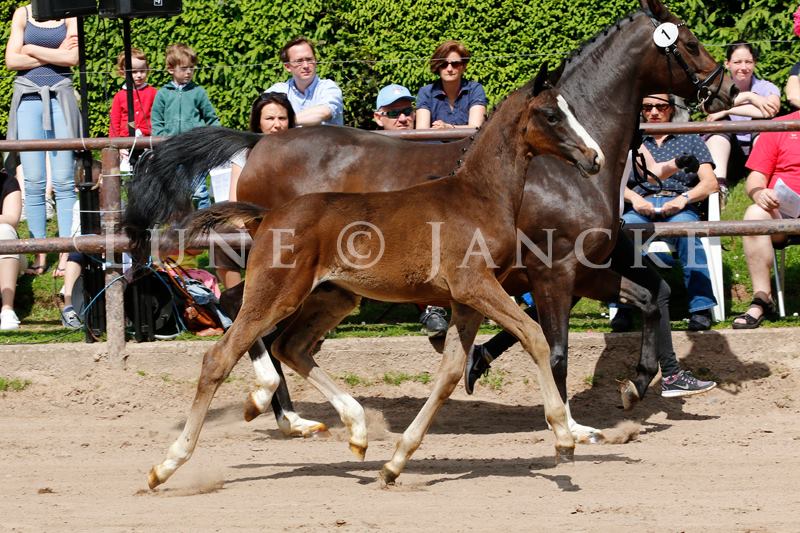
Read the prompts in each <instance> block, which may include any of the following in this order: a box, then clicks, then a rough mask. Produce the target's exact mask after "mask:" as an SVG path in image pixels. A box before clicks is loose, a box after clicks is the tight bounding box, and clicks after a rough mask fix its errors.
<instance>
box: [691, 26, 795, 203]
mask: <svg viewBox="0 0 800 533" xmlns="http://www.w3.org/2000/svg"><path fill="white" fill-rule="evenodd" d="M726 56H727V59H726V61H725V68H727V69H728V72H729V73H730V75H731V78H732V79H733V82H734V83H735V84H736V87H738V88H739V91H740V92H739V94H738V95H737V96H736V99H735V100H734V105H733V107H731V108H730V109H727V110H725V111H720V112H718V113H712V114H710V115H708V117H707V118H706V120H708V121H716V120H733V121H738V120H752V119H754V118H756V119H765V118H772V117H774V116H775V114H776V113H777V112H778V110H779V109H780V107H781V91H780V89H778V87H776V86H775V85H774V84H772V83H770V82H768V81H767V80H762V79H759V78H757V77H756V76H754V75H753V71H754V70H755V67H756V64H757V62H758V50H757V49H756V48H755V47H754V46H753V45H751V44H749V43H746V42H743V41H737V42H735V43H733V44H732V45H730V46H728V51H727V53H726ZM757 135H758V134H753V133H713V134H711V135H708V136H707V138H706V145H708V149H709V151H710V152H711V156H712V157H713V158H714V164H715V171H716V174H717V178H718V179H719V180H720V184H721V186H722V187H723V192H724V190H725V189H726V188H727V178H728V176H730V177H731V179H738V177H739V173H740V172H742V171H743V169H744V161H745V159H746V157H747V155H748V154H750V149H751V147H752V146H753V143H755V140H756V137H757Z"/></svg>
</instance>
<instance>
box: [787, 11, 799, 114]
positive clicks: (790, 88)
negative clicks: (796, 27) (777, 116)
mask: <svg viewBox="0 0 800 533" xmlns="http://www.w3.org/2000/svg"><path fill="white" fill-rule="evenodd" d="M798 9H800V8H798ZM786 100H787V101H788V102H789V105H790V106H792V107H794V108H795V109H798V108H800V61H798V62H797V63H795V64H794V66H793V67H792V69H791V70H790V71H789V79H788V80H786Z"/></svg>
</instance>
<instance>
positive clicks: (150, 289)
mask: <svg viewBox="0 0 800 533" xmlns="http://www.w3.org/2000/svg"><path fill="white" fill-rule="evenodd" d="M167 275H168V274H167V273H166V272H160V271H152V270H147V271H145V272H143V273H142V275H141V276H139V277H137V278H135V279H134V281H133V282H131V283H129V284H128V286H127V287H126V288H125V316H126V317H127V322H128V329H129V331H130V332H131V333H132V335H133V338H134V339H135V340H136V342H151V341H153V340H155V339H170V338H174V337H176V336H178V335H179V334H180V333H181V331H183V324H181V322H180V321H179V319H178V313H177V307H176V302H175V300H174V298H173V295H172V290H171V289H170V286H169V281H168V280H167V279H165V276H167Z"/></svg>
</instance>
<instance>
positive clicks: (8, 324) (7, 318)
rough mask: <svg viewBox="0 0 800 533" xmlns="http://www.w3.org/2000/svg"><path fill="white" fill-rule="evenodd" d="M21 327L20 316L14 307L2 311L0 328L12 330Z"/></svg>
mask: <svg viewBox="0 0 800 533" xmlns="http://www.w3.org/2000/svg"><path fill="white" fill-rule="evenodd" d="M14 329H19V317H17V313H15V312H14V310H13V309H5V310H3V311H0V330H2V331H11V330H14Z"/></svg>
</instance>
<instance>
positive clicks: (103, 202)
mask: <svg viewBox="0 0 800 533" xmlns="http://www.w3.org/2000/svg"><path fill="white" fill-rule="evenodd" d="M640 127H641V129H642V131H643V132H645V133H723V132H725V133H727V132H764V131H800V120H793V121H774V120H751V121H742V122H727V121H723V122H694V123H668V124H641V125H640ZM476 131H477V130H475V129H457V130H411V131H380V132H377V133H380V134H382V135H388V136H391V137H398V138H401V139H407V140H414V141H430V140H454V139H461V138H464V137H468V136H470V135H474V134H475V132H476ZM164 140H165V138H163V137H139V138H133V137H118V138H78V139H51V140H29V141H4V140H0V152H19V151H45V150H47V151H51V150H76V151H86V150H101V151H102V173H101V176H100V183H99V184H98V186H99V187H100V192H101V194H100V209H101V223H102V228H103V232H104V235H86V236H77V237H74V238H71V239H66V238H46V239H19V240H17V241H3V242H0V253H39V252H70V251H79V252H86V253H96V254H105V255H106V257H107V258H111V257H115V258H116V259H114V260H108V263H107V264H108V268H107V270H106V284H107V286H108V289H107V291H106V330H107V338H108V352H109V354H110V355H111V357H112V359H113V360H117V361H122V357H123V356H124V349H125V321H124V311H123V287H122V286H121V284H120V283H112V281H114V280H116V279H118V278H119V275H120V274H121V265H120V264H119V259H118V254H120V253H121V252H123V251H125V250H127V248H128V239H127V237H126V236H125V235H122V234H119V233H117V231H118V227H119V219H120V209H121V174H120V170H119V163H120V158H119V149H121V148H133V147H138V148H150V147H153V146H155V145H157V144H158V143H160V142H163V141H164ZM625 230H626V231H631V232H636V231H641V232H643V234H644V235H650V234H652V233H657V234H658V235H660V236H664V237H667V236H687V235H696V236H726V235H765V234H774V233H787V234H792V235H798V234H800V220H771V221H759V222H745V221H718V222H690V223H680V222H669V223H667V222H658V223H652V224H629V225H626V226H625ZM222 237H223V240H225V241H226V242H228V244H237V245H238V243H240V239H241V238H242V237H241V235H239V234H226V235H223V236H222ZM191 246H192V247H193V248H204V247H207V246H208V239H198V240H197V241H193V242H192V243H191Z"/></svg>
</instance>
